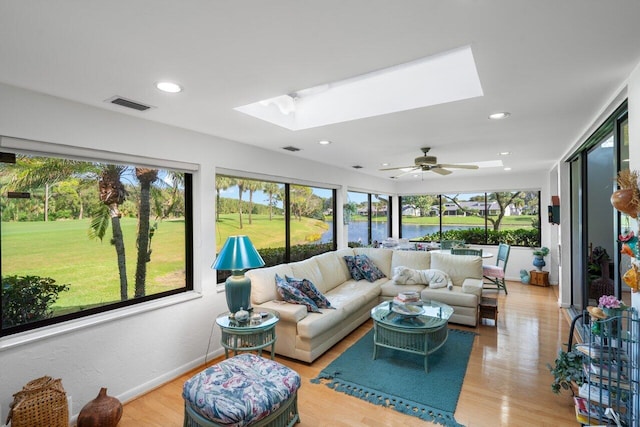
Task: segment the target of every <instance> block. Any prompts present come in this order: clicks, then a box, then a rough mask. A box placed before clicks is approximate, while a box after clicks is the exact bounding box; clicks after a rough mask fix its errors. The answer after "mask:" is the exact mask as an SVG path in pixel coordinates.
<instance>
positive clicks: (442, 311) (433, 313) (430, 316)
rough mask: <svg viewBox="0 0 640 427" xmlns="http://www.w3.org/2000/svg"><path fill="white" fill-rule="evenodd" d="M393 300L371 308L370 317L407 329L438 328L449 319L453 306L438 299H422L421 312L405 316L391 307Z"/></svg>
mask: <svg viewBox="0 0 640 427" xmlns="http://www.w3.org/2000/svg"><path fill="white" fill-rule="evenodd" d="M394 304H395V303H394V302H393V301H384V302H383V303H381V304H379V305H377V306H376V307H374V308H372V309H371V317H372V318H373V320H375V321H376V322H381V323H384V324H388V325H390V326H396V327H397V326H401V327H403V328H408V329H430V328H438V327H440V326H442V325H444V324H446V323H447V322H448V321H449V318H450V317H451V315H452V314H453V308H452V307H451V306H449V305H447V304H445V303H442V302H438V301H433V300H431V301H423V302H422V312H421V313H420V314H418V315H412V316H406V315H403V314H400V313H399V312H398V311H395V310H394V309H393V306H394Z"/></svg>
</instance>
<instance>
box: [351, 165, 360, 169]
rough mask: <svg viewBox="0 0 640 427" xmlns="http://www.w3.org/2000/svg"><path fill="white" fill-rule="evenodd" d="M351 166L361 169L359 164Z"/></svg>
mask: <svg viewBox="0 0 640 427" xmlns="http://www.w3.org/2000/svg"><path fill="white" fill-rule="evenodd" d="M351 167H352V168H354V169H362V166H360V165H353V166H351Z"/></svg>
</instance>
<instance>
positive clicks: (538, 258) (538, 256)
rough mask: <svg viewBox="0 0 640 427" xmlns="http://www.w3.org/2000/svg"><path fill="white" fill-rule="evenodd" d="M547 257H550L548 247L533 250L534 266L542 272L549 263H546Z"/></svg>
mask: <svg viewBox="0 0 640 427" xmlns="http://www.w3.org/2000/svg"><path fill="white" fill-rule="evenodd" d="M547 255H549V248H547V247H546V246H543V247H541V248H536V249H534V250H533V266H534V267H535V268H536V269H537V270H538V271H542V267H544V266H545V265H547V263H546V262H544V257H546V256H547Z"/></svg>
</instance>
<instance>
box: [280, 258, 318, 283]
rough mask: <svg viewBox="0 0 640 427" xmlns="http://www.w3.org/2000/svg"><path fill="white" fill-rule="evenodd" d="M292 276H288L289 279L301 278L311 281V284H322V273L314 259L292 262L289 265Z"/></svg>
mask: <svg viewBox="0 0 640 427" xmlns="http://www.w3.org/2000/svg"><path fill="white" fill-rule="evenodd" d="M289 266H290V267H291V271H292V272H293V274H289V276H291V277H301V278H305V279H308V280H311V281H312V282H313V283H318V284H320V283H322V282H323V281H324V279H323V278H322V272H321V270H320V266H319V265H318V260H317V259H316V258H315V257H312V258H309V259H305V260H303V261H297V262H292V263H290V264H289Z"/></svg>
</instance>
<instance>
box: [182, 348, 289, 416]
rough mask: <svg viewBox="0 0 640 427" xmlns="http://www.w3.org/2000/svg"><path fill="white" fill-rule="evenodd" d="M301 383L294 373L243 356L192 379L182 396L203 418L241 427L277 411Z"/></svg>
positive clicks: (277, 365) (269, 361)
mask: <svg viewBox="0 0 640 427" xmlns="http://www.w3.org/2000/svg"><path fill="white" fill-rule="evenodd" d="M300 384H301V382H300V375H298V373H297V372H295V371H294V370H292V369H289V368H287V367H286V366H284V365H282V364H280V363H278V362H275V361H273V360H268V359H264V358H262V357H258V356H256V355H254V354H251V353H244V354H241V355H238V356H235V357H232V358H231V359H227V360H223V361H222V362H220V363H218V364H217V365H214V366H211V367H210V368H207V369H206V370H204V371H202V372H200V373H199V374H196V375H195V376H193V377H191V378H190V379H189V380H187V382H185V383H184V386H183V389H182V397H183V398H184V400H185V401H186V402H187V403H188V404H189V405H190V406H191V407H192V408H193V409H194V410H195V411H196V412H198V413H199V414H200V415H202V416H203V417H205V418H207V419H209V420H211V421H213V422H215V423H218V424H224V425H228V426H230V427H242V426H246V425H249V424H251V423H255V422H256V421H259V420H261V419H263V418H265V417H267V416H268V415H270V414H271V413H273V412H275V411H276V410H277V409H278V408H279V407H280V406H281V405H282V404H283V403H284V402H286V401H287V400H288V399H289V398H290V397H291V396H292V395H294V394H295V393H296V392H297V391H298V389H299V388H300Z"/></svg>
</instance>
